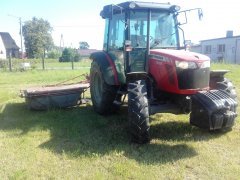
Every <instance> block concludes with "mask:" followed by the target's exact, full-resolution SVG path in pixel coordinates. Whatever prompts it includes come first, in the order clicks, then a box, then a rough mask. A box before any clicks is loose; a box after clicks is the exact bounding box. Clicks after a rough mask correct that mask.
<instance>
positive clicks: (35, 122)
mask: <svg viewBox="0 0 240 180" xmlns="http://www.w3.org/2000/svg"><path fill="white" fill-rule="evenodd" d="M1 109H2V113H0V130H3V131H5V132H8V133H10V134H11V132H12V130H17V131H18V132H19V133H16V134H11V136H16V137H19V136H23V135H27V134H28V133H31V132H35V131H40V132H41V131H45V130H46V131H49V132H50V139H49V140H47V141H45V142H44V143H42V144H40V145H39V146H38V148H43V149H49V150H51V151H52V152H55V153H57V154H62V153H64V154H67V155H68V156H70V157H73V158H74V157H79V156H89V157H92V156H94V155H96V154H97V155H99V156H104V155H108V154H111V153H113V152H117V153H121V154H122V155H123V156H125V157H127V158H129V159H135V160H136V161H138V162H139V163H144V164H152V163H157V164H162V163H168V162H173V161H177V160H180V159H184V158H190V157H194V156H196V155H197V152H196V151H195V149H194V148H193V147H192V146H189V145H188V142H189V141H191V142H193V143H194V142H195V141H207V140H209V139H212V138H218V137H219V136H221V134H222V133H218V134H209V133H208V132H204V131H201V130H199V129H197V128H193V127H191V126H190V125H189V124H188V123H182V122H175V121H170V122H167V123H160V124H157V125H154V126H151V136H152V138H153V140H152V141H151V143H150V144H146V145H137V144H133V143H131V142H130V141H129V135H128V133H127V131H126V129H127V127H128V122H127V110H126V107H123V108H122V109H121V110H120V112H119V113H118V114H116V115H111V116H100V115H98V114H96V113H95V112H94V111H93V108H92V106H81V107H75V108H72V109H62V110H57V109H56V110H50V111H29V110H28V109H27V108H26V105H25V103H15V104H6V105H5V106H4V107H1ZM31 138H34V137H31ZM165 140H168V141H169V142H166V141H165Z"/></svg>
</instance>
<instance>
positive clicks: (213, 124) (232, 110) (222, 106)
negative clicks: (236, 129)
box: [190, 90, 237, 130]
mask: <svg viewBox="0 0 240 180" xmlns="http://www.w3.org/2000/svg"><path fill="white" fill-rule="evenodd" d="M236 108H237V102H236V101H235V100H234V99H232V98H231V97H230V96H229V94H228V93H226V92H225V91H222V90H211V91H200V92H198V93H197V94H195V95H193V96H192V112H191V114H190V123H191V124H192V125H195V126H197V127H200V128H204V129H209V130H217V129H224V128H230V127H232V126H233V125H234V121H235V118H236V117H237V113H236Z"/></svg>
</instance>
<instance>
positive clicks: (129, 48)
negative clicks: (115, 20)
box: [124, 40, 132, 52]
mask: <svg viewBox="0 0 240 180" xmlns="http://www.w3.org/2000/svg"><path fill="white" fill-rule="evenodd" d="M124 51H127V52H131V51H132V42H131V41H130V40H125V42H124Z"/></svg>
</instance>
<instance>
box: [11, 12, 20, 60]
mask: <svg viewBox="0 0 240 180" xmlns="http://www.w3.org/2000/svg"><path fill="white" fill-rule="evenodd" d="M8 16H10V17H14V18H17V19H18V20H19V24H20V31H19V34H20V40H21V59H23V36H22V18H21V17H18V16H14V15H10V14H8Z"/></svg>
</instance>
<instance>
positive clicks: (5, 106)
mask: <svg viewBox="0 0 240 180" xmlns="http://www.w3.org/2000/svg"><path fill="white" fill-rule="evenodd" d="M213 69H230V70H231V73H229V74H227V77H228V78H230V79H231V80H232V81H233V83H234V84H235V86H236V90H237V92H238V94H239V97H240V78H239V76H240V66H239V65H223V64H214V65H213ZM88 71H89V69H80V70H49V71H47V70H46V71H42V70H29V71H25V72H12V73H10V72H0V179H236V180H237V179H240V122H239V120H240V118H239V117H238V118H237V120H236V124H235V126H234V127H233V128H232V131H229V132H215V133H209V132H208V131H205V130H201V129H199V128H197V127H193V126H191V125H190V124H189V120H188V119H189V116H188V115H172V114H156V115H154V116H152V117H151V119H152V122H151V137H152V140H151V142H150V144H147V145H136V144H131V143H130V141H129V135H128V133H127V127H128V122H127V107H126V106H124V107H122V108H121V110H120V112H119V113H118V114H116V115H112V116H107V117H104V116H100V115H98V114H96V113H95V112H94V111H93V108H92V106H91V105H90V104H88V105H82V106H79V107H74V108H72V109H65V110H50V111H30V110H28V109H27V107H26V104H25V101H24V99H22V98H20V97H19V90H20V89H24V88H27V87H31V86H35V85H45V84H56V83H58V82H61V81H65V80H67V79H71V78H73V77H75V76H78V75H80V74H83V73H86V72H88ZM77 80H80V79H77ZM77 80H76V81H77ZM87 96H88V97H89V92H88V93H87Z"/></svg>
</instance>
